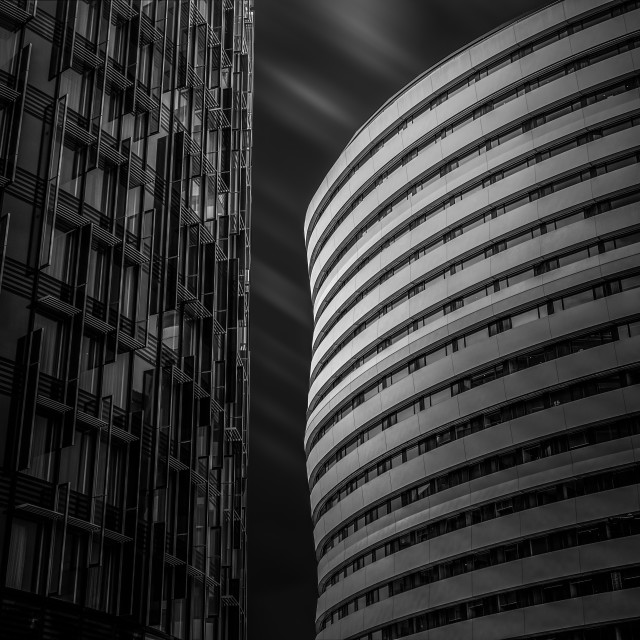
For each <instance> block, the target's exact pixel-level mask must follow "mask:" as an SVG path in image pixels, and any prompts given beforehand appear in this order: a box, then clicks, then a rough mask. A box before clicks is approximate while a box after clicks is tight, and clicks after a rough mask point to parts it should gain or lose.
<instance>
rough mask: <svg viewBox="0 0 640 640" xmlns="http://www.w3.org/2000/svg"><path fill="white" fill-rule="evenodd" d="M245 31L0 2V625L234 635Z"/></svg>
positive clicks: (219, 5) (126, 6) (241, 590)
mask: <svg viewBox="0 0 640 640" xmlns="http://www.w3.org/2000/svg"><path fill="white" fill-rule="evenodd" d="M252 33H253V8H252V2H251V0H214V1H211V0H207V1H205V0H77V1H74V2H64V1H61V0H60V1H55V0H52V1H46V2H42V1H40V2H36V0H12V1H9V0H7V1H5V2H1V3H0V204H1V214H2V217H1V218H0V234H1V238H0V239H1V242H0V251H1V254H0V308H1V309H2V313H1V314H0V335H1V340H0V465H1V466H0V576H1V578H0V580H1V582H0V627H1V629H2V631H0V635H2V636H3V637H7V638H12V639H13V638H43V639H44V638H47V639H49V638H51V639H53V638H60V639H63V638H64V639H65V640H66V639H68V638H83V639H84V638H92V639H96V640H101V639H103V638H104V639H107V638H109V639H111V638H119V639H133V638H136V639H142V638H154V639H156V638H158V639H160V638H164V639H173V638H180V639H184V640H198V639H202V640H204V639H205V638H206V639H207V640H222V639H232V640H237V639H243V638H245V637H246V619H245V603H246V560H245V549H246V536H245V483H246V464H247V420H248V373H249V371H248V348H247V326H248V324H247V317H248V310H249V304H248V293H249V218H250V208H251V128H252V66H253V62H252V57H253V53H252V50H253V43H252Z"/></svg>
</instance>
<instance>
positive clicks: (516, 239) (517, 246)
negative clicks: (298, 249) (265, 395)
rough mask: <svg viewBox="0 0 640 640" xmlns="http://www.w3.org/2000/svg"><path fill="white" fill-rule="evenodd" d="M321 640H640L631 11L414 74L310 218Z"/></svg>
mask: <svg viewBox="0 0 640 640" xmlns="http://www.w3.org/2000/svg"><path fill="white" fill-rule="evenodd" d="M305 238H306V246H307V256H308V263H309V276H310V285H311V293H312V302H313V309H314V336H313V358H312V364H311V374H310V391H309V408H308V413H307V429H306V434H305V448H306V453H307V472H308V477H309V485H310V490H311V511H312V519H313V525H314V539H315V546H316V556H317V559H318V586H319V599H318V607H317V615H316V632H317V638H318V640H335V639H337V638H341V639H345V640H395V639H397V638H405V637H406V638H411V640H426V639H427V638H428V639H429V640H434V639H436V638H438V639H439V638H445V637H447V638H449V637H456V638H469V639H470V638H473V639H474V640H478V639H482V638H486V639H487V640H489V639H492V640H493V639H497V638H516V637H522V638H529V637H531V638H533V637H535V638H541V639H542V638H544V639H551V638H554V639H560V638H562V639H563V640H565V639H566V640H569V639H571V640H595V639H596V638H597V639H599V640H614V639H615V640H630V639H631V638H635V637H638V635H640V619H639V618H638V615H639V613H638V608H637V602H638V600H639V599H640V497H639V486H640V485H639V483H640V467H638V462H637V461H638V454H639V453H640V451H639V450H638V446H639V443H640V3H638V2H636V1H628V0H627V1H616V2H603V1H601V0H588V1H587V0H564V1H561V2H556V3H554V4H551V5H549V6H548V7H546V8H545V9H543V10H541V11H538V12H536V13H533V14H530V15H528V16H525V17H523V18H521V19H519V20H517V21H515V22H513V23H511V24H509V25H507V26H504V27H501V28H499V29H498V30H496V31H494V32H492V33H490V34H488V35H487V36H484V37H483V38H481V39H479V40H477V41H476V42H474V43H472V44H471V45H469V46H468V47H466V48H464V49H462V50H460V51H459V52H456V53H455V54H453V55H452V56H450V57H449V58H447V59H446V60H445V61H443V62H442V63H440V64H438V65H436V66H435V67H434V68H432V69H430V70H428V71H427V72H425V73H424V74H422V75H421V76H420V77H419V78H417V79H416V80H415V81H413V82H412V83H410V84H409V85H408V86H407V87H405V88H404V89H403V90H402V91H400V92H399V93H398V94H397V95H396V96H394V97H393V98H392V99H391V100H389V101H388V102H387V103H386V104H385V105H384V106H383V107H382V108H381V109H380V110H379V111H378V112H377V113H376V114H375V115H374V116H373V117H372V118H371V119H370V120H369V121H368V122H367V123H366V124H365V125H364V126H363V127H362V128H361V129H360V130H359V131H358V132H357V133H356V135H355V136H354V137H353V138H352V140H351V141H350V142H349V144H348V146H347V147H346V149H345V151H344V152H343V153H342V155H341V156H340V158H339V160H338V161H337V162H336V163H335V165H334V166H333V168H332V169H331V170H330V172H329V173H328V175H327V177H326V178H325V180H324V182H323V183H322V185H321V187H320V188H319V189H318V191H317V192H316V194H315V196H314V198H313V199H312V202H311V204H310V206H309V209H308V212H307V217H306V221H305Z"/></svg>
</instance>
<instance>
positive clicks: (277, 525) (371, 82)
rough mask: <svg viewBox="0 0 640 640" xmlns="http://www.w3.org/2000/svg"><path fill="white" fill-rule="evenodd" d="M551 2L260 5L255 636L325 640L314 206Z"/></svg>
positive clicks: (297, 1)
mask: <svg viewBox="0 0 640 640" xmlns="http://www.w3.org/2000/svg"><path fill="white" fill-rule="evenodd" d="M545 4H548V2H544V1H541V0H255V36H256V39H255V92H254V96H255V102H254V123H253V130H254V155H253V219H252V227H253V229H252V243H253V244H252V246H253V258H252V272H251V423H250V429H251V431H250V449H249V451H250V462H249V512H248V513H249V516H248V517H249V525H248V535H249V639H250V640H272V639H273V640H312V639H313V638H314V637H315V632H314V618H315V604H316V602H315V601H316V574H315V559H314V552H313V538H312V528H311V518H310V509H309V498H308V486H307V479H306V475H305V458H304V450H303V436H304V427H305V411H306V401H307V382H308V375H309V363H310V343H311V331H312V318H311V302H310V297H309V287H308V281H307V266H306V258H305V251H304V236H303V222H304V216H305V212H306V208H307V204H308V203H309V200H310V199H311V197H312V195H313V194H314V192H315V190H316V188H317V187H318V185H319V184H320V183H321V181H322V179H323V178H324V176H325V174H326V172H327V171H328V170H329V168H330V167H331V165H332V164H333V162H334V161H335V160H336V159H337V158H338V155H339V154H340V153H341V151H342V150H343V149H344V146H345V145H346V144H347V142H348V141H349V139H350V138H351V136H352V135H353V134H354V133H355V131H356V130H357V129H358V128H359V127H360V126H361V125H362V124H363V123H364V122H365V121H366V120H367V119H368V118H369V116H370V115H371V114H372V113H373V112H375V111H376V110H377V109H378V107H380V106H381V105H382V104H383V103H384V102H385V101H386V100H387V99H388V98H390V97H391V96H392V95H393V94H394V93H396V92H397V91H398V90H400V89H401V88H402V87H403V86H404V85H405V84H407V83H408V82H409V81H411V80H412V79H413V78H414V77H416V76H417V75H419V74H420V73H421V72H422V71H424V70H426V69H427V68H428V67H430V66H431V65H433V64H435V63H436V62H438V61H439V60H440V59H442V58H443V57H445V56H446V55H448V54H449V53H451V52H453V51H455V50H456V49H459V48H460V47H462V46H464V45H465V44H467V43H469V42H470V41H472V40H474V39H475V38H477V37H479V36H481V35H482V34H484V33H486V32H487V31H490V30H491V29H493V28H495V27H497V26H499V25H500V24H502V23H504V22H506V21H508V20H511V19H513V18H515V17H517V16H519V15H521V14H524V13H527V12H529V11H532V10H535V9H537V8H539V7H542V6H544V5H545Z"/></svg>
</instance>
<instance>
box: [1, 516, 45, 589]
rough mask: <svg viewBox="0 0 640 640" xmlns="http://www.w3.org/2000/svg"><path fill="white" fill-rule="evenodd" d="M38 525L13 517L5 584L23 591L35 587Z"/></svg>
mask: <svg viewBox="0 0 640 640" xmlns="http://www.w3.org/2000/svg"><path fill="white" fill-rule="evenodd" d="M38 539H39V526H38V525H37V524H36V523H35V522H29V521H27V520H21V519H19V518H14V520H13V523H12V526H11V541H10V543H9V555H8V562H7V577H6V585H7V586H8V587H12V588H14V589H22V590H23V591H34V590H35V588H36V584H37V581H36V569H37V557H38V553H37V551H36V548H37V545H38Z"/></svg>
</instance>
